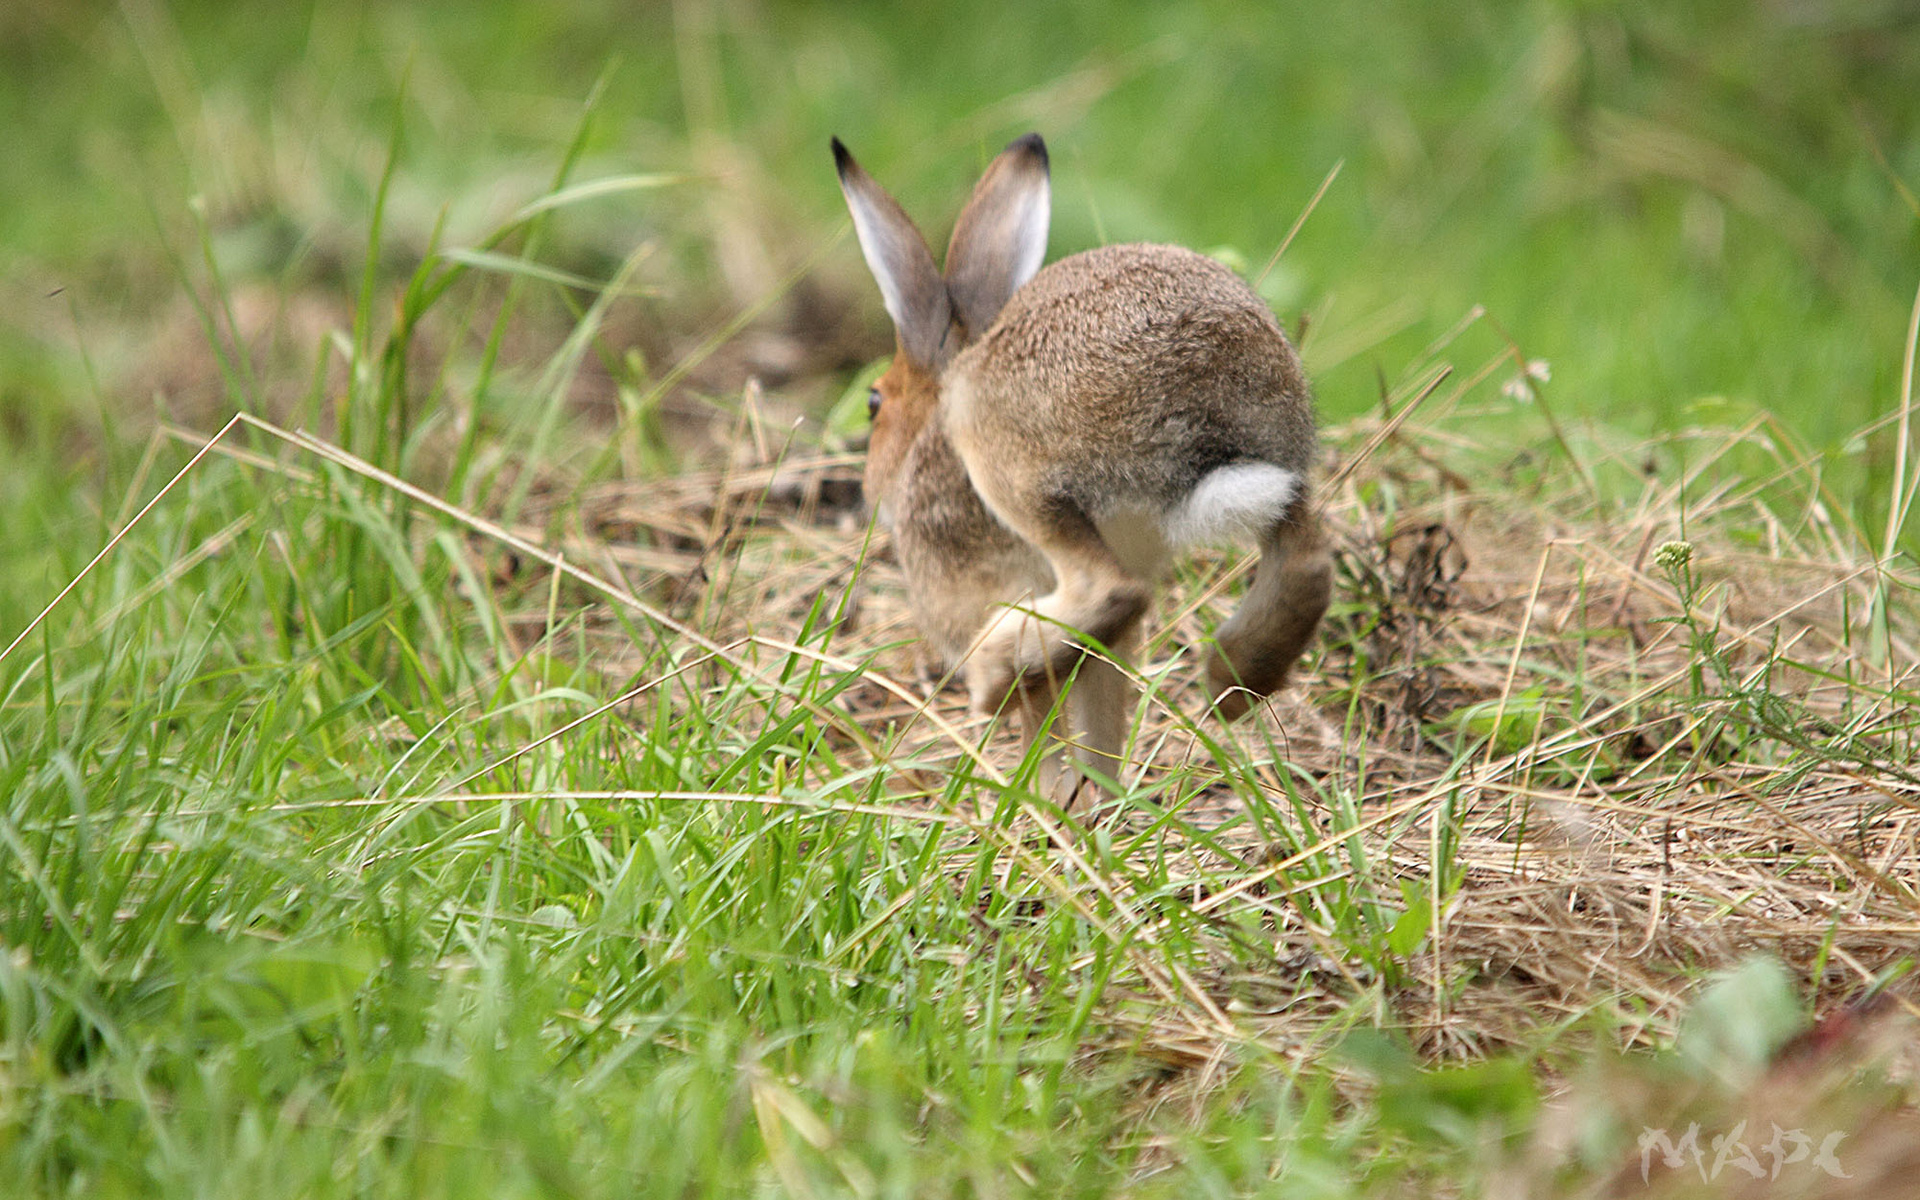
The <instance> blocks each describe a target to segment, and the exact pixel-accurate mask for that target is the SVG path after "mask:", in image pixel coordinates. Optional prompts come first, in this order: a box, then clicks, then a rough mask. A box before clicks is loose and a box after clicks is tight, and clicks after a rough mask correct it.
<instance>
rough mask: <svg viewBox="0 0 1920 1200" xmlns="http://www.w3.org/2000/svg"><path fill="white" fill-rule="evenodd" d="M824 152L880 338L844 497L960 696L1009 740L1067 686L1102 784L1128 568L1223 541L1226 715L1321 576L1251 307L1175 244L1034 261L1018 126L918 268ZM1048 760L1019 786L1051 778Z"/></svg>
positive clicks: (1215, 267) (1282, 392)
mask: <svg viewBox="0 0 1920 1200" xmlns="http://www.w3.org/2000/svg"><path fill="white" fill-rule="evenodd" d="M833 155H834V162H835V165H836V167H837V168H838V171H839V176H840V188H841V191H842V192H843V193H844V194H845V196H846V199H847V206H848V207H849V208H850V209H851V210H852V212H853V225H854V232H855V233H856V235H857V236H858V238H859V241H860V249H861V252H862V254H863V255H864V256H865V258H866V261H867V265H868V267H869V268H870V269H871V270H872V272H873V276H874V279H875V280H876V281H877V282H878V283H879V285H880V293H881V296H882V298H883V300H884V301H885V303H886V308H887V313H888V315H889V316H891V317H892V318H893V325H894V331H895V334H896V337H897V352H896V353H895V355H894V358H893V363H892V365H891V366H890V367H889V368H888V369H887V371H886V373H885V374H884V375H882V376H881V377H880V379H879V380H878V381H877V382H876V383H875V385H874V388H873V391H872V392H871V393H870V394H869V396H868V406H869V409H870V411H871V414H872V417H873V433H872V438H871V441H870V443H869V449H868V454H867V467H866V491H867V496H868V498H869V500H870V502H871V503H872V504H874V506H875V508H876V511H877V513H878V515H879V518H880V520H881V521H882V522H883V523H884V524H886V525H887V526H888V527H889V528H890V529H891V530H892V533H893V539H894V545H895V549H896V551H897V553H898V555H899V558H900V563H901V567H902V569H903V570H904V571H905V574H906V578H907V587H908V592H909V595H910V599H911V602H912V606H913V611H914V617H915V620H916V622H917V623H918V624H919V626H920V628H921V630H922V632H923V633H924V634H925V635H926V636H927V638H928V639H929V640H930V641H931V642H932V643H933V646H934V649H935V650H936V651H937V652H938V653H939V654H940V655H942V656H943V657H945V658H946V659H947V661H948V662H949V663H950V664H955V665H957V664H959V663H960V662H961V661H963V660H964V661H965V663H966V671H967V681H968V686H969V690H970V692H971V694H972V700H973V704H974V707H975V708H976V709H977V710H979V711H982V712H992V711H994V710H995V709H996V708H998V707H999V706H1000V705H1002V704H1003V703H1006V702H1007V701H1008V699H1009V697H1010V696H1011V698H1012V700H1013V702H1014V704H1015V705H1016V706H1017V707H1018V709H1019V710H1020V712H1021V715H1022V723H1023V728H1024V731H1025V734H1026V736H1027V737H1028V739H1029V740H1031V739H1032V738H1033V737H1034V736H1035V735H1036V733H1037V730H1038V729H1039V727H1040V724H1041V723H1042V722H1043V721H1044V720H1045V719H1046V717H1047V715H1048V713H1049V712H1050V711H1051V710H1052V708H1053V706H1054V703H1055V701H1056V699H1057V697H1058V695H1059V693H1060V690H1061V689H1062V688H1063V687H1064V686H1065V685H1066V683H1067V681H1068V679H1069V678H1070V677H1072V678H1073V679H1074V684H1073V689H1072V692H1071V695H1070V697H1069V701H1070V702H1069V705H1068V708H1069V710H1070V711H1069V713H1068V714H1067V715H1066V716H1065V717H1064V718H1063V720H1065V721H1066V723H1067V727H1068V728H1069V729H1070V731H1071V732H1070V738H1071V740H1072V741H1074V742H1075V743H1076V744H1077V745H1078V746H1079V747H1080V750H1081V759H1082V762H1083V764H1084V765H1085V766H1087V767H1090V768H1092V769H1093V770H1094V771H1095V772H1096V773H1097V774H1099V775H1101V776H1104V777H1105V778H1107V779H1109V780H1112V779H1117V778H1118V776H1119V774H1120V767H1121V765H1122V759H1121V755H1122V751H1123V749H1124V745H1125V741H1126V734H1127V723H1128V716H1129V711H1130V709H1131V707H1132V687H1131V685H1130V683H1129V681H1128V678H1127V675H1126V674H1125V671H1124V669H1123V667H1122V666H1121V665H1120V664H1122V663H1124V661H1125V658H1126V656H1127V654H1128V653H1129V652H1130V651H1131V650H1132V649H1133V647H1134V646H1135V644H1136V642H1137V641H1138V632H1139V626H1140V622H1141V618H1142V617H1143V616H1144V614H1145V613H1146V610H1147V607H1148V604H1149V603H1150V601H1151V598H1152V594H1153V587H1154V584H1155V583H1156V582H1157V580H1158V578H1159V576H1160V575H1161V574H1162V572H1163V570H1164V568H1165V566H1166V562H1167V559H1168V558H1169V556H1170V554H1171V552H1172V550H1173V549H1174V548H1176V547H1180V546H1185V545H1192V544H1195V543H1201V542H1213V541H1218V540H1223V539H1232V540H1251V541H1254V542H1256V543H1258V545H1259V546H1260V552H1261V556H1260V564H1259V567H1258V569H1257V570H1256V571H1255V573H1254V577H1253V582H1252V584H1251V586H1250V587H1249V589H1248V591H1247V595H1246V598H1245V600H1244V601H1243V602H1242V603H1241V606H1240V608H1239V611H1237V612H1236V613H1235V614H1234V615H1233V617H1232V618H1231V619H1229V620H1228V621H1227V622H1226V623H1225V624H1223V625H1222V626H1221V627H1220V629H1219V633H1218V637H1217V643H1218V644H1217V645H1216V646H1215V647H1214V650H1213V653H1212V654H1211V655H1210V656H1209V660H1208V675H1209V678H1210V681H1211V683H1212V685H1213V691H1214V697H1215V708H1216V711H1218V712H1220V713H1221V714H1222V715H1223V716H1224V717H1225V718H1226V719H1228V720H1231V719H1233V718H1235V717H1238V716H1239V715H1240V714H1241V713H1243V712H1245V711H1246V709H1247V708H1248V706H1249V705H1250V704H1251V703H1252V702H1253V700H1254V699H1256V698H1258V697H1260V696H1264V695H1267V694H1268V693H1271V692H1273V691H1275V690H1277V689H1278V688H1280V687H1281V686H1282V685H1283V684H1284V683H1285V682H1286V678H1287V673H1288V671H1289V669H1290V668H1291V667H1292V665H1293V663H1294V661H1295V660H1296V659H1297V658H1298V657H1299V656H1300V653H1301V651H1302V650H1303V649H1304V648H1305V646H1306V643H1307V640H1308V638H1310V637H1311V636H1312V634H1313V631H1314V630H1315V628H1317V627H1318V625H1319V623H1320V618H1321V615H1322V614H1323V613H1324V612H1325V611H1326V607H1327V598H1328V591H1329V579H1330V574H1331V572H1330V567H1329V562H1328V557H1327V553H1326V550H1325V547H1324V545H1323V543H1322V541H1321V538H1320V533H1319V527H1318V523H1317V521H1316V519H1315V516H1314V510H1313V505H1312V502H1311V499H1310V496H1309V494H1308V489H1307V473H1308V469H1309V467H1310V466H1311V464H1312V462H1313V458H1314V413H1313V404H1312V401H1311V399H1310V398H1309V395H1308V389H1307V381H1306V376H1305V375H1304V374H1303V372H1302V371H1301V369H1300V361H1299V359H1298V358H1297V357H1296V356H1295V354H1294V352H1293V348H1292V346H1290V345H1289V344H1288V343H1287V339H1286V336H1285V335H1284V334H1283V333H1281V331H1280V327H1279V325H1278V323H1276V322H1275V320H1274V318H1273V314H1272V313H1271V312H1270V311H1269V310H1268V309H1267V306H1266V305H1265V303H1264V302H1262V301H1261V300H1260V298H1259V297H1258V296H1257V295H1255V294H1254V292H1253V290H1252V289H1251V288H1249V287H1248V286H1247V285H1246V284H1245V283H1244V282H1242V281H1241V280H1240V278H1239V277H1238V276H1236V275H1235V274H1234V273H1233V272H1232V271H1230V270H1228V269H1227V268H1226V267H1224V266H1222V265H1220V264H1219V263H1217V262H1215V261H1214V260H1212V259H1210V258H1207V257H1206V256H1204V255H1201V254H1196V253H1194V252H1193V251H1191V250H1184V249H1181V248H1179V247H1176V246H1159V245H1122V246H1105V247H1102V248H1100V249H1097V250H1088V251H1086V252H1084V253H1080V254H1075V255H1073V256H1071V257H1069V258H1064V259H1061V260H1060V261H1059V262H1056V263H1054V264H1052V265H1051V266H1048V267H1046V268H1044V269H1042V267H1041V262H1042V260H1043V259H1044V258H1045V257H1046V245H1047V225H1048V220H1049V215H1050V197H1049V183H1048V165H1047V149H1046V145H1045V143H1044V142H1042V141H1041V140H1040V137H1039V135H1037V134H1029V135H1027V136H1026V137H1023V138H1020V139H1019V140H1017V141H1015V142H1013V143H1012V144H1010V145H1009V146H1008V147H1007V148H1006V149H1005V150H1004V151H1003V152H1001V154H1000V155H999V156H998V157H997V158H995V159H994V160H993V162H992V163H991V164H990V165H989V166H988V167H987V170H986V173H985V174H984V175H983V176H981V178H980V181H979V183H978V184H976V185H975V187H974V189H973V196H972V198H971V199H969V200H968V202H967V205H966V207H965V208H964V209H962V210H961V213H960V217H959V220H958V221H957V222H956V223H955V225H954V229H953V238H952V241H951V242H950V243H949V244H948V247H947V258H946V271H945V273H944V274H942V272H941V270H940V268H939V267H937V266H935V265H934V261H933V254H932V252H931V251H930V250H929V249H928V247H927V243H926V241H925V239H923V238H922V237H921V235H920V232H919V230H918V229H917V228H916V227H915V226H914V224H913V222H912V221H911V220H910V219H908V217H907V215H906V213H905V212H904V211H902V210H901V208H900V206H899V204H897V203H896V202H895V201H894V199H893V198H892V197H891V196H889V195H888V194H887V193H886V191H885V190H883V189H882V188H881V187H880V185H879V184H877V183H875V182H874V181H873V179H872V177H871V176H869V175H868V174H867V173H866V172H865V171H864V170H862V169H861V167H860V165H859V164H858V163H856V162H855V161H854V159H853V156H852V155H851V154H849V153H848V152H847V149H846V147H845V146H843V145H841V144H840V140H839V139H838V138H835V139H834V141H833ZM1090 648H1091V652H1089V651H1090ZM1076 673H1077V674H1076ZM1056 758H1057V755H1052V754H1050V755H1048V756H1047V758H1046V759H1045V760H1043V775H1044V776H1045V778H1044V780H1043V782H1044V784H1045V786H1047V787H1048V788H1049V789H1050V790H1055V791H1059V790H1060V783H1061V782H1063V781H1064V782H1065V783H1066V784H1067V786H1068V788H1069V789H1071V787H1073V786H1075V785H1077V780H1076V779H1073V778H1072V777H1071V776H1069V775H1067V774H1065V773H1063V772H1061V771H1060V770H1059V766H1058V763H1057V762H1056V761H1055V759H1056Z"/></svg>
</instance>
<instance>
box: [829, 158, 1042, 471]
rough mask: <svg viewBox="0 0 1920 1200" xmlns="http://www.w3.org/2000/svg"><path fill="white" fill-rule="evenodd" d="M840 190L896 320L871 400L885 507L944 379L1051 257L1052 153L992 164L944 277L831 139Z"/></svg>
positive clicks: (894, 207)
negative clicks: (889, 358) (889, 359)
mask: <svg viewBox="0 0 1920 1200" xmlns="http://www.w3.org/2000/svg"><path fill="white" fill-rule="evenodd" d="M833 160H834V165H835V166H836V167H837V168H838V169H839V172H840V190H841V192H842V193H844V194H845V195H846V198H847V207H848V208H849V209H851V210H852V211H853V229H854V233H855V234H857V235H858V236H859V239H860V252H861V254H863V255H864V256H865V257H866V260H867V266H868V268H869V269H870V270H872V272H873V277H874V280H875V281H876V282H878V283H879V285H880V296H881V299H882V300H883V301H884V302H885V303H886V306H887V315H888V316H890V317H892V318H893V329H894V335H895V353H894V356H893V365H892V366H890V367H888V368H887V371H886V373H885V374H884V375H882V376H880V378H879V379H878V380H877V381H875V383H874V386H873V391H872V392H871V393H870V394H869V396H868V400H867V406H868V411H869V412H870V413H871V414H872V416H873V435H872V438H871V440H870V441H869V443H868V449H867V475H866V490H867V496H868V498H869V500H870V501H871V502H872V503H874V504H875V505H877V506H882V507H884V506H885V504H886V503H887V500H888V497H889V496H890V495H891V494H892V491H893V487H894V484H895V481H896V480H897V479H898V477H899V473H900V468H901V466H902V464H903V463H904V461H905V459H906V456H907V451H908V449H909V448H911V447H912V445H913V443H914V441H915V439H917V438H918V437H919V436H920V432H921V430H922V429H924V428H925V427H926V424H927V422H928V420H930V419H932V418H933V417H934V411H935V407H936V405H937V403H938V401H939V397H940V375H941V372H942V371H943V370H944V369H945V368H946V365H947V364H948V363H949V362H951V361H952V359H953V356H954V355H956V354H958V353H959V352H960V351H961V350H962V349H963V348H964V347H965V346H966V345H967V343H968V342H969V341H971V340H973V339H974V338H977V337H978V336H980V334H982V333H984V332H986V330H987V327H988V326H990V325H992V324H993V320H994V318H995V317H997V316H998V315H999V314H1000V309H1001V308H1002V306H1004V305H1005V304H1006V302H1007V298H1008V297H1010V296H1012V295H1013V293H1014V291H1015V290H1016V289H1017V288H1019V286H1020V285H1021V284H1023V283H1025V282H1026V281H1027V280H1029V279H1031V278H1033V274H1034V272H1036V271H1038V270H1039V269H1040V263H1041V260H1043V259H1044V258H1045V257H1046V253H1047V218H1048V213H1049V195H1048V182H1047V147H1046V143H1045V142H1042V141H1041V140H1040V135H1039V134H1034V133H1030V134H1028V135H1027V136H1026V137H1023V138H1021V139H1019V140H1018V141H1015V142H1013V143H1012V144H1010V145H1009V146H1008V147H1007V148H1006V149H1005V150H1003V151H1001V152H1000V155H999V156H998V157H997V158H995V159H994V160H993V162H992V163H991V164H989V165H988V167H987V170H986V173H985V174H984V175H982V176H981V177H980V182H979V183H977V184H975V185H974V189H973V196H972V198H971V199H969V200H968V201H967V206H966V207H965V208H964V209H962V210H961V212H960V218H959V220H958V221H956V222H955V223H954V227H953V239H952V240H951V241H950V242H949V243H948V245H947V264H946V272H945V274H942V273H941V270H940V268H939V267H937V266H935V265H934V261H933V252H932V251H931V250H929V249H928V248H927V242H926V239H925V238H923V237H921V236H920V231H919V229H918V228H916V227H915V226H914V224H913V222H912V221H911V220H910V219H909V218H908V217H907V214H906V213H905V212H904V211H903V210H902V209H901V207H900V205H899V204H898V203H897V202H896V201H895V200H894V198H893V197H892V196H889V195H888V194H887V192H886V190H885V189H884V188H882V187H881V186H880V185H879V184H877V183H875V182H874V181H873V177H872V176H871V175H868V174H867V173H866V172H865V171H864V170H862V169H861V167H860V164H859V163H857V162H855V161H854V160H853V155H851V154H849V153H847V148H846V147H845V146H843V145H841V144H840V139H839V138H835V139H834V140H833Z"/></svg>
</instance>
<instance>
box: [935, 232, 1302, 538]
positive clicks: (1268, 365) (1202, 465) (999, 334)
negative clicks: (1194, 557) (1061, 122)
mask: <svg viewBox="0 0 1920 1200" xmlns="http://www.w3.org/2000/svg"><path fill="white" fill-rule="evenodd" d="M941 384H942V389H941V401H940V415H941V418H942V421H943V424H944V426H945V428H946V430H947V436H948V437H949V438H950V439H951V440H952V441H953V443H954V446H955V448H956V449H957V450H958V451H959V454H960V457H961V458H962V459H963V460H964V461H966V462H967V463H969V464H975V465H974V466H973V467H972V474H973V480H974V483H975V485H976V486H977V487H978V488H979V489H980V492H981V495H982V496H983V497H984V498H985V499H986V501H987V503H988V505H989V507H991V508H992V509H993V510H994V512H995V513H996V514H997V515H999V516H1000V517H1001V519H1002V520H1003V521H1006V522H1007V523H1008V524H1009V525H1011V526H1012V527H1014V528H1015V529H1021V528H1022V526H1023V525H1025V524H1027V523H1029V522H1030V521H1031V519H1033V518H1034V517H1041V516H1043V515H1044V514H1043V513H1033V514H1027V513H1023V512H1020V511H1019V510H1020V509H1022V508H1029V507H1034V506H1039V507H1041V508H1043V509H1044V510H1046V511H1061V512H1077V513H1081V514H1084V515H1085V516H1087V517H1089V518H1091V519H1092V521H1093V523H1094V524H1095V525H1096V526H1097V527H1098V528H1100V529H1101V530H1102V532H1103V535H1105V534H1108V533H1109V532H1110V531H1113V532H1114V533H1116V534H1117V536H1110V537H1109V538H1108V540H1109V541H1110V542H1112V543H1114V549H1115V551H1116V552H1117V553H1118V554H1119V555H1120V557H1121V558H1122V559H1132V560H1133V561H1130V562H1129V565H1130V566H1133V567H1135V568H1136V569H1137V570H1141V571H1142V572H1143V573H1146V574H1155V573H1157V570H1158V567H1159V561H1158V560H1160V559H1163V558H1164V554H1165V551H1166V550H1167V549H1169V548H1172V547H1177V546H1182V545H1190V544H1193V543H1197V542H1211V541H1218V540H1222V539H1223V538H1224V539H1232V538H1244V537H1247V536H1257V535H1258V534H1259V533H1260V532H1262V531H1264V530H1265V528H1266V527H1267V526H1268V525H1269V524H1271V523H1272V522H1273V521H1274V520H1276V519H1278V518H1279V517H1280V515H1281V514H1282V513H1284V512H1285V511H1286V509H1287V507H1288V505H1289V503H1290V502H1291V501H1292V500H1293V498H1294V496H1295V495H1296V494H1297V493H1298V491H1299V485H1300V482H1301V481H1302V480H1303V479H1304V477H1305V475H1306V472H1307V468H1308V466H1309V464H1310V463H1311V461H1312V458H1313V448H1314V422H1313V407H1312V405H1311V403H1310V402H1309V401H1308V399H1307V382H1306V378H1305V376H1304V375H1303V374H1302V373H1301V371H1300V363H1299V360H1298V358H1296V357H1295V355H1294V353H1293V349H1292V347H1290V346H1288V345H1287V341H1286V338H1285V336H1284V335H1283V334H1282V333H1281V332H1280V327H1279V325H1278V324H1277V323H1275V321H1274V319H1273V314H1272V313H1271V312H1269V311H1268V310H1267V307H1266V305H1265V304H1264V303H1263V302H1262V301H1261V300H1260V298H1259V297H1258V296H1256V295H1255V294H1254V293H1253V290H1252V289H1251V288H1249V287H1247V285H1246V284H1245V283H1243V282H1241V280H1240V278H1239V277H1238V276H1237V275H1235V274H1234V273H1233V272H1232V271H1229V270H1228V269H1227V268H1226V267H1224V266H1221V265H1220V264H1219V263H1218V262H1215V261H1214V260H1213V259H1210V258H1207V257H1206V256H1204V255H1201V254H1196V253H1194V252H1193V251H1191V250H1183V249H1180V248H1179V247H1175V246H1148V245H1126V246H1106V247H1102V248H1100V249H1098V250H1088V251H1086V252H1084V253H1081V254H1076V255H1074V256H1072V257H1071V258H1064V259H1061V260H1060V261H1059V262H1056V263H1054V264H1052V265H1051V266H1049V267H1046V268H1045V269H1043V270H1042V271H1040V273H1039V274H1037V275H1035V276H1034V277H1033V279H1032V281H1031V282H1029V283H1028V284H1026V286H1024V287H1022V288H1021V289H1020V290H1019V291H1017V292H1015V293H1014V294H1013V297H1012V299H1010V300H1009V301H1008V302H1007V305H1006V307H1005V308H1003V309H1002V310H1001V312H1000V317H999V319H998V320H996V321H995V322H994V324H993V326H992V328H990V329H988V330H987V331H986V333H985V334H984V335H982V336H981V337H980V338H979V339H978V340H976V341H974V342H973V343H972V344H971V345H969V346H968V347H967V348H966V349H965V350H963V351H961V353H960V354H959V355H957V356H956V357H955V358H954V360H953V363H952V365H951V366H949V367H948V368H947V371H946V373H945V375H944V376H943V378H942V380H941ZM1148 397H1151V400H1150V401H1149V400H1148V399H1147V398H1148ZM1249 400H1251V403H1249ZM1209 481H1211V483H1212V486H1210V487H1209V486H1207V484H1208V483H1209ZM1143 526H1144V528H1143ZM1156 534H1157V535H1158V539H1159V540H1160V541H1161V542H1162V543H1164V544H1163V545H1162V546H1159V547H1153V546H1151V544H1150V543H1151V541H1152V540H1153V537H1154V535H1156ZM1126 543H1132V545H1130V546H1128V545H1124V544H1126ZM1135 547H1139V549H1136V550H1135V553H1133V554H1131V555H1130V554H1129V553H1128V550H1129V549H1134V548H1135ZM1143 550H1153V551H1157V553H1142V552H1141V551H1143Z"/></svg>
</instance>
